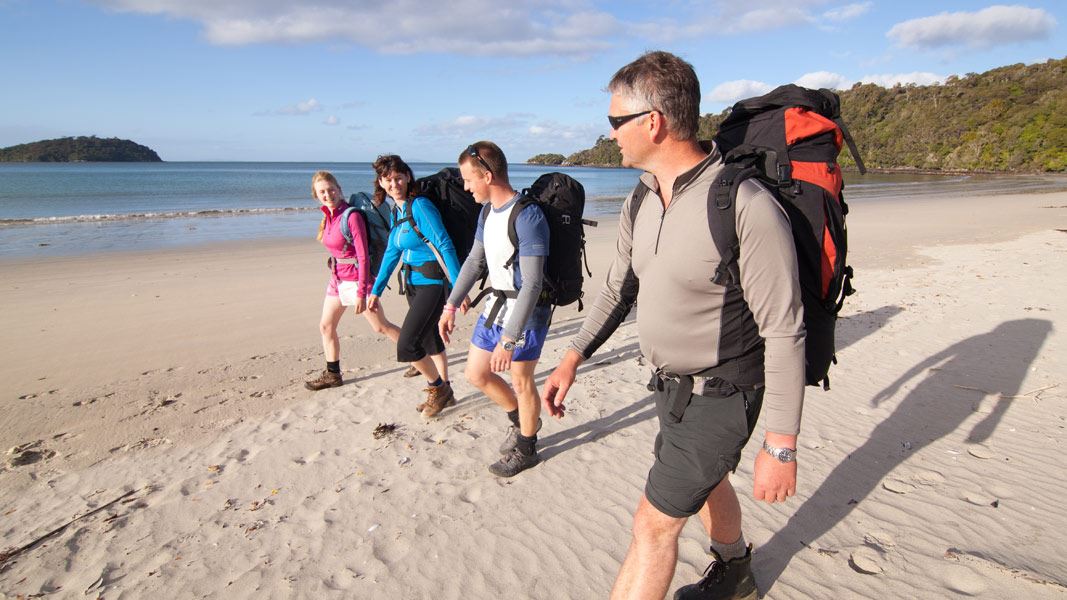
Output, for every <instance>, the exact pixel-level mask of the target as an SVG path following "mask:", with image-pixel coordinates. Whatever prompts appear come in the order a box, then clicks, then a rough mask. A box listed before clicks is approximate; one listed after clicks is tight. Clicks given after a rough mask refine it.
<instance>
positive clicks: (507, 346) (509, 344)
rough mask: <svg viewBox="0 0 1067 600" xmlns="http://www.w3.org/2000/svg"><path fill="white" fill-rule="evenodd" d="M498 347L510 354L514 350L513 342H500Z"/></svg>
mask: <svg viewBox="0 0 1067 600" xmlns="http://www.w3.org/2000/svg"><path fill="white" fill-rule="evenodd" d="M500 345H501V346H503V347H504V350H505V351H507V352H511V351H512V350H514V349H515V342H511V341H508V342H500Z"/></svg>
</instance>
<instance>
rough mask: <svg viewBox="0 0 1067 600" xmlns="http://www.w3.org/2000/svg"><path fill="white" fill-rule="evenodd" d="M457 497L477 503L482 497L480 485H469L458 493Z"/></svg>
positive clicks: (469, 502)
mask: <svg viewBox="0 0 1067 600" xmlns="http://www.w3.org/2000/svg"><path fill="white" fill-rule="evenodd" d="M459 499H460V500H462V501H464V502H466V503H468V504H477V503H478V502H479V501H481V499H482V487H481V486H473V487H469V488H467V489H465V490H463V492H461V493H460V495H459Z"/></svg>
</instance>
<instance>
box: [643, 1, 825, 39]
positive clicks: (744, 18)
mask: <svg viewBox="0 0 1067 600" xmlns="http://www.w3.org/2000/svg"><path fill="white" fill-rule="evenodd" d="M826 3H827V0H762V1H761V2H759V3H758V5H756V6H753V3H745V2H736V1H734V0H717V1H716V2H713V3H711V4H712V6H708V5H707V4H706V3H697V4H696V8H695V11H696V12H694V13H693V14H692V15H691V17H692V18H687V19H681V20H679V19H657V20H654V21H644V22H637V23H630V24H629V26H628V31H629V33H630V34H632V35H637V36H641V37H646V38H649V39H651V40H655V41H658V42H673V41H677V40H678V39H684V38H694V37H705V36H723V35H734V34H743V33H752V32H759V31H771V30H775V29H782V28H785V27H794V26H798V25H808V24H812V23H818V21H819V17H818V15H817V14H816V13H815V12H814V10H813V9H815V8H816V7H818V6H820V5H823V4H826Z"/></svg>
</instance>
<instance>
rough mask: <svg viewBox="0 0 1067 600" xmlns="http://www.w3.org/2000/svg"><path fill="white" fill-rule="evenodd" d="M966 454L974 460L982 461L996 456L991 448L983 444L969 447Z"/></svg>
mask: <svg viewBox="0 0 1067 600" xmlns="http://www.w3.org/2000/svg"><path fill="white" fill-rule="evenodd" d="M967 454H970V455H971V456H973V457H975V458H981V459H983V460H986V459H990V458H993V457H994V456H996V453H995V452H993V449H992V448H990V447H989V446H985V445H983V444H975V445H973V446H969V447H968V448H967Z"/></svg>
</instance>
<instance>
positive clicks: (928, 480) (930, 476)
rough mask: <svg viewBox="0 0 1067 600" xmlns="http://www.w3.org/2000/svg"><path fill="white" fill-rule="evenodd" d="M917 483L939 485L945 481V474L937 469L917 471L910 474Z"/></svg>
mask: <svg viewBox="0 0 1067 600" xmlns="http://www.w3.org/2000/svg"><path fill="white" fill-rule="evenodd" d="M911 478H912V480H913V481H914V482H915V483H918V484H919V485H940V484H942V483H945V476H944V475H942V474H941V473H938V472H937V471H919V472H918V473H916V474H914V475H912V476H911Z"/></svg>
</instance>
